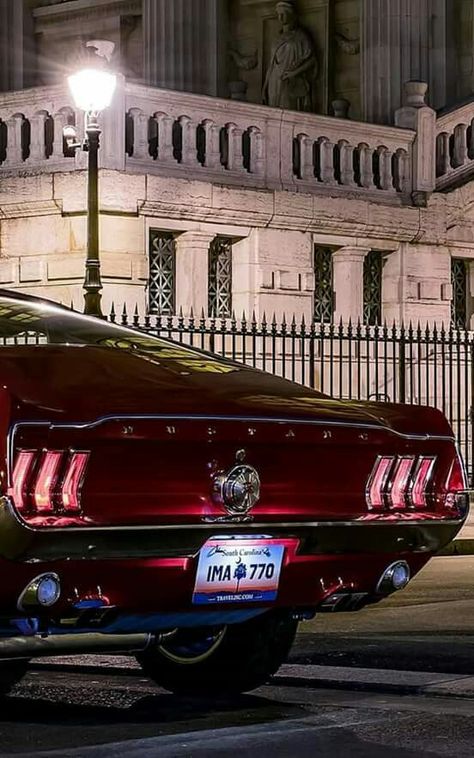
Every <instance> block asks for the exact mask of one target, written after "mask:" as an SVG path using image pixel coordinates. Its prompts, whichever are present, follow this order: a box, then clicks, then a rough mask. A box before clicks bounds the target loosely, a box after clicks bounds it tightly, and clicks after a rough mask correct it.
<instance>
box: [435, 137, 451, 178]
mask: <svg viewBox="0 0 474 758" xmlns="http://www.w3.org/2000/svg"><path fill="white" fill-rule="evenodd" d="M450 168H451V156H450V154H449V134H448V133H447V132H441V134H438V136H437V137H436V176H444V175H445V174H447V173H448V171H449V169H450Z"/></svg>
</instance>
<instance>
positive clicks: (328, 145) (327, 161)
mask: <svg viewBox="0 0 474 758" xmlns="http://www.w3.org/2000/svg"><path fill="white" fill-rule="evenodd" d="M318 143H319V172H320V180H321V181H322V182H324V184H337V181H336V177H335V174H334V143H333V142H331V141H330V140H329V139H328V138H327V137H320V138H319V140H318Z"/></svg>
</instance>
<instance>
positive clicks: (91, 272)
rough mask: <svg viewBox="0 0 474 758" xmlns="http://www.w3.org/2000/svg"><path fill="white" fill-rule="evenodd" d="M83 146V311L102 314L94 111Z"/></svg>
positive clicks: (97, 129) (87, 117) (97, 137)
mask: <svg viewBox="0 0 474 758" xmlns="http://www.w3.org/2000/svg"><path fill="white" fill-rule="evenodd" d="M86 135H87V140H86V143H85V149H86V150H87V151H88V162H87V259H86V272H85V277H84V285H83V288H84V290H85V294H84V313H85V314H87V315H88V316H99V317H100V318H102V309H101V305H100V301H101V297H102V296H101V290H102V281H101V278H100V255H99V165H98V156H99V144H100V143H99V137H100V129H99V124H98V122H97V114H96V113H87V114H86Z"/></svg>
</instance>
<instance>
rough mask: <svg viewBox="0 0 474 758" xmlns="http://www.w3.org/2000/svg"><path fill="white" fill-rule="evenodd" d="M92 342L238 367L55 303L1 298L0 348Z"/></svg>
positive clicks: (210, 367)
mask: <svg viewBox="0 0 474 758" xmlns="http://www.w3.org/2000/svg"><path fill="white" fill-rule="evenodd" d="M21 345H29V346H35V345H76V346H80V345H83V346H85V345H88V346H95V347H102V348H108V349H110V350H127V351H130V352H133V353H136V354H137V355H140V356H142V357H147V356H148V357H149V358H152V359H154V360H165V361H175V362H178V363H180V365H181V366H185V365H190V366H191V365H192V368H193V370H194V371H197V370H199V366H201V367H202V368H201V370H202V371H207V372H216V373H227V372H228V371H236V370H239V367H238V366H235V364H233V363H231V362H230V361H226V360H225V359H222V358H217V357H215V356H214V355H212V354H210V353H206V352H205V351H201V350H195V349H194V348H192V347H188V346H186V345H182V344H181V343H177V342H173V341H172V340H167V339H163V338H161V337H155V336H153V335H151V334H150V335H149V334H145V333H144V332H139V331H136V330H134V329H129V328H126V327H123V326H118V325H115V324H110V323H108V322H107V321H102V320H101V319H98V318H91V317H90V316H83V315H81V314H79V313H75V312H73V311H71V312H68V311H67V310H65V309H62V308H58V307H55V306H54V305H48V304H42V303H38V304H37V303H34V302H28V301H21V300H15V299H11V300H10V299H9V298H0V347H13V346H21Z"/></svg>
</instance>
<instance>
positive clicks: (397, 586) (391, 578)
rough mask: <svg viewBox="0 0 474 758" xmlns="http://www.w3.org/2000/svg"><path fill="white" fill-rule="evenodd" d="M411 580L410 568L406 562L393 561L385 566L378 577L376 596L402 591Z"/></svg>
mask: <svg viewBox="0 0 474 758" xmlns="http://www.w3.org/2000/svg"><path fill="white" fill-rule="evenodd" d="M410 579H411V571H410V566H409V565H408V563H407V562H406V561H395V563H391V564H390V566H387V568H386V569H385V571H384V572H383V574H382V576H381V577H380V579H379V581H378V584H377V588H376V590H375V592H376V594H377V595H391V594H392V592H398V590H403V589H404V588H405V587H406V586H407V584H408V582H409V581H410Z"/></svg>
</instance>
